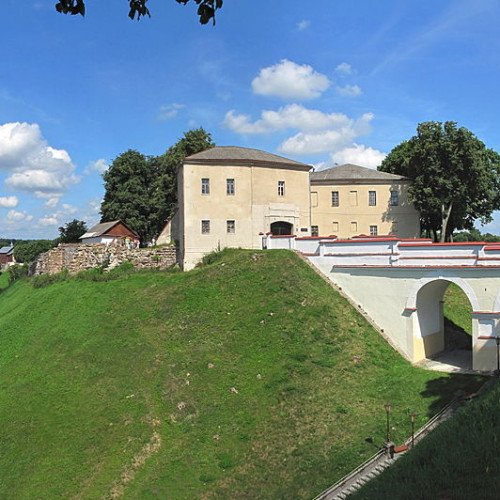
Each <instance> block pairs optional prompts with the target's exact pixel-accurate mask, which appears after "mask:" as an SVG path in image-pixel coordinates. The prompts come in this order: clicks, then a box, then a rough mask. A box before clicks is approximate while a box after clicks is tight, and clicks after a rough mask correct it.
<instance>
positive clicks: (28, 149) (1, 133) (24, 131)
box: [0, 122, 80, 198]
mask: <svg viewBox="0 0 500 500" xmlns="http://www.w3.org/2000/svg"><path fill="white" fill-rule="evenodd" d="M0 170H5V171H7V172H9V173H10V175H9V177H7V179H6V181H5V183H6V184H7V185H8V186H9V187H11V188H13V189H18V190H21V191H27V192H32V193H34V194H35V195H36V196H38V197H40V198H43V197H47V196H49V197H54V196H55V194H56V193H58V194H59V195H61V194H62V193H63V192H64V191H65V190H66V189H67V188H68V187H69V186H70V185H72V184H76V183H78V182H79V180H80V179H79V177H78V176H77V175H75V166H74V164H73V162H72V160H71V157H70V155H69V154H68V152H67V151H65V150H64V149H56V148H54V147H52V146H50V145H48V144H47V141H46V140H45V139H44V138H43V136H42V133H41V130H40V127H39V126H38V125H37V124H36V123H33V124H29V123H19V122H16V123H5V124H3V125H0Z"/></svg>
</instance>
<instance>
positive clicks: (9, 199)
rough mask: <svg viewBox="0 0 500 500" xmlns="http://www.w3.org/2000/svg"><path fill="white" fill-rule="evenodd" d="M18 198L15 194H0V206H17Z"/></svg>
mask: <svg viewBox="0 0 500 500" xmlns="http://www.w3.org/2000/svg"><path fill="white" fill-rule="evenodd" d="M18 203H19V200H18V199H17V196H0V207H1V208H14V207H17V204H18Z"/></svg>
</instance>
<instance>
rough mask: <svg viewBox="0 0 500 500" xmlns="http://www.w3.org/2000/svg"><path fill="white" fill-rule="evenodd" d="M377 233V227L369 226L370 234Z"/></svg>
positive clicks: (374, 234)
mask: <svg viewBox="0 0 500 500" xmlns="http://www.w3.org/2000/svg"><path fill="white" fill-rule="evenodd" d="M377 234H378V227H377V226H370V236H377Z"/></svg>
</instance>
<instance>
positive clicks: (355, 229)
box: [351, 222, 358, 234]
mask: <svg viewBox="0 0 500 500" xmlns="http://www.w3.org/2000/svg"><path fill="white" fill-rule="evenodd" d="M357 232H358V223H357V222H351V233H354V234H356V233H357Z"/></svg>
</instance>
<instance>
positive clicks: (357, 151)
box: [331, 143, 386, 168]
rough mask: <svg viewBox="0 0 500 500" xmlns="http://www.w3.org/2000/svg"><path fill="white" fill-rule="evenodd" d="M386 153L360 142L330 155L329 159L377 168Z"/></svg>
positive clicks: (340, 162)
mask: <svg viewBox="0 0 500 500" xmlns="http://www.w3.org/2000/svg"><path fill="white" fill-rule="evenodd" d="M385 156H386V154H385V153H383V152H382V151H379V150H378V149H373V148H370V147H366V146H364V145H362V144H356V143H355V144H354V145H353V146H351V147H347V148H344V149H342V150H340V151H337V152H336V153H333V154H332V155H331V159H332V160H333V161H334V162H335V163H338V164H343V163H353V164H354V165H361V166H362V167H368V168H377V167H378V166H379V165H380V164H381V163H382V160H383V159H384V158H385Z"/></svg>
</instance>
